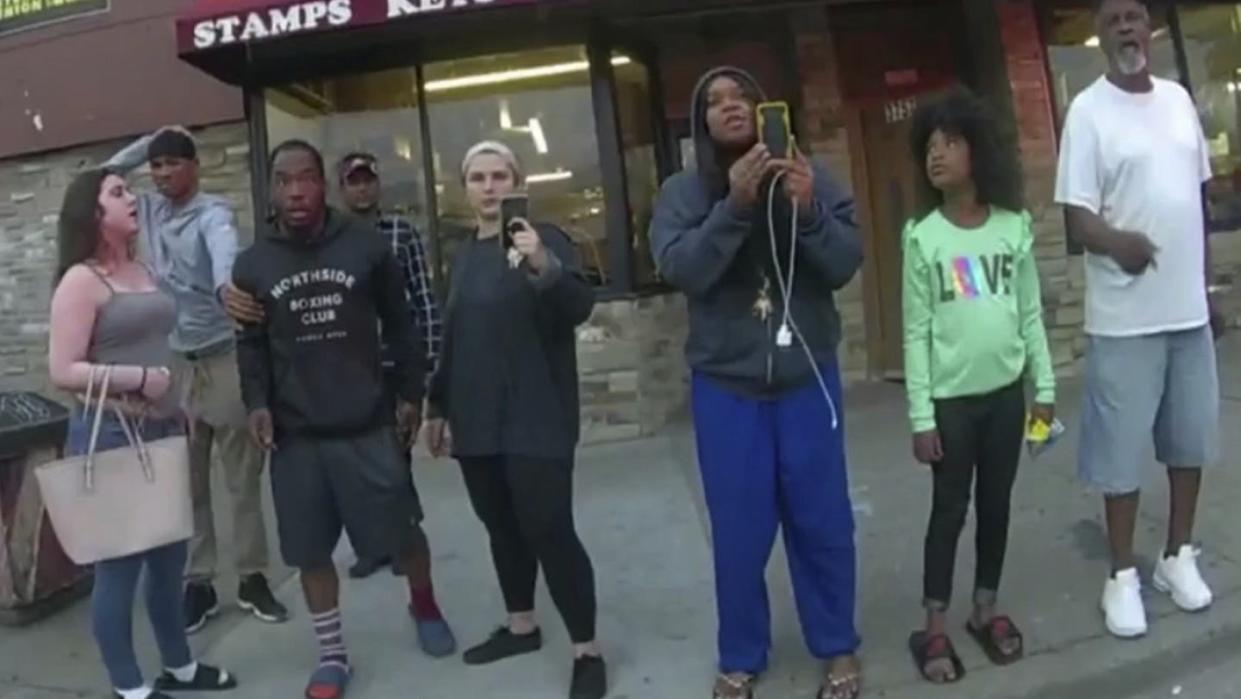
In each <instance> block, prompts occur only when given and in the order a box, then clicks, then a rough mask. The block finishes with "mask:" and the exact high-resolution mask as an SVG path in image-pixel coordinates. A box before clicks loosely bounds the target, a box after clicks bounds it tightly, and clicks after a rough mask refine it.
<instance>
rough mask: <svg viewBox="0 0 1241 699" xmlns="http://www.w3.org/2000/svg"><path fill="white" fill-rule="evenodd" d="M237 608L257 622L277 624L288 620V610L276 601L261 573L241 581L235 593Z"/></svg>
mask: <svg viewBox="0 0 1241 699" xmlns="http://www.w3.org/2000/svg"><path fill="white" fill-rule="evenodd" d="M237 606H238V607H241V608H242V609H243V610H244V611H247V612H250V613H251V614H253V615H254V616H255V617H256V618H258V619H259V621H266V622H267V623H269V624H279V623H282V622H285V621H288V620H289V610H288V608H287V607H285V606H284V605H283V604H280V602H279V601H278V600H277V599H276V597H275V595H273V594H272V593H271V588H270V587H268V585H267V578H266V577H265V576H264V575H263V574H262V573H255V574H254V575H248V576H246V577H245V578H242V580H241V588H240V589H239V590H238V591H237Z"/></svg>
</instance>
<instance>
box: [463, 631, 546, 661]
mask: <svg viewBox="0 0 1241 699" xmlns="http://www.w3.org/2000/svg"><path fill="white" fill-rule="evenodd" d="M542 647H543V632H542V631H540V630H539V629H535V630H534V631H531V632H530V633H526V634H522V635H520V636H519V635H517V634H515V633H513V632H512V631H509V630H508V627H507V626H502V627H500V628H498V629H496V631H495V633H493V634H491V637H490V638H488V639H487V640H486V641H483V642H482V643H480V644H478V645H477V646H474V647H473V648H471V649H469V650H467V651H466V652H465V655H464V656H463V658H464V659H465V664H466V665H486V664H487V663H494V662H496V661H497V660H504V659H505V658H511V657H513V656H515V655H524V654H526V653H534V652H536V651H538V650H539V649H540V648H542Z"/></svg>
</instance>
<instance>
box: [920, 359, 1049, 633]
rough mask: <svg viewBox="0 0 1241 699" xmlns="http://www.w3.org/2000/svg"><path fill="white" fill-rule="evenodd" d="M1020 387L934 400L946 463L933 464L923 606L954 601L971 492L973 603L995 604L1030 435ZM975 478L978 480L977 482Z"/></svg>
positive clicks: (941, 605) (939, 607) (935, 607)
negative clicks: (955, 576)
mask: <svg viewBox="0 0 1241 699" xmlns="http://www.w3.org/2000/svg"><path fill="white" fill-rule="evenodd" d="M1025 410H1026V405H1025V396H1024V392H1023V390H1022V385H1021V383H1020V382H1018V383H1015V384H1013V385H1012V386H1009V387H1007V388H1002V389H1000V390H998V391H995V392H994V393H988V394H985V395H981V396H969V397H965V398H952V399H947V400H940V401H937V402H936V404H935V422H936V425H937V426H938V429H939V438H940V441H941V443H942V444H943V448H944V459H943V461H941V462H940V463H938V464H935V465H934V467H933V469H934V474H935V478H934V496H933V501H932V505H931V521H930V524H929V525H928V526H927V531H926V549H925V568H924V572H923V604H924V605H925V606H926V607H927V608H928V609H933V610H944V609H947V608H948V604H949V602H950V601H951V600H952V576H953V568H954V565H955V563H956V558H957V539H958V538H960V536H961V528H962V527H963V526H964V525H965V515H966V513H967V512H968V511H969V506H970V486H971V485H973V486H974V510H975V514H976V519H977V534H976V537H975V540H974V546H975V549H976V552H977V556H978V562H977V568H976V572H975V577H974V601H975V603H978V604H994V603H995V598H996V592H997V591H998V590H999V587H1000V575H1001V572H1002V571H1003V568H1004V555H1005V553H1006V551H1007V548H1008V515H1009V505H1010V500H1011V497H1012V491H1013V482H1014V481H1015V480H1016V477H1017V464H1018V462H1019V461H1020V460H1021V445H1022V441H1023V440H1024V433H1025ZM975 472H977V478H975Z"/></svg>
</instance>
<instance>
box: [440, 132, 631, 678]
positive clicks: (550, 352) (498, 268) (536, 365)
mask: <svg viewBox="0 0 1241 699" xmlns="http://www.w3.org/2000/svg"><path fill="white" fill-rule="evenodd" d="M461 175H462V178H463V180H464V184H465V191H466V196H467V198H468V199H469V203H470V207H471V208H472V209H473V211H474V215H475V219H476V222H477V228H476V229H475V235H474V236H473V237H471V238H470V239H469V240H467V241H466V242H465V243H464V244H463V245H462V247H461V249H460V250H459V251H458V253H457V256H456V259H455V262H454V266H453V273H452V288H451V290H450V292H449V297H448V304H447V312H446V315H445V330H444V351H443V355H442V357H441V360H440V366H439V370H438V371H437V372H436V375H435V378H434V379H433V381H432V386H431V395H430V401H429V411H430V412H429V414H430V416H431V420H430V421H429V422H428V425H427V432H428V444H429V446H430V448H431V450H432V453H434V454H435V455H437V456H441V455H446V454H451V455H452V456H454V457H455V458H456V459H457V460H458V461H459V462H460V464H461V471H462V474H463V475H464V477H465V483H466V488H467V489H468V490H469V494H470V501H471V503H472V504H473V507H474V511H475V513H476V514H477V515H478V518H479V519H480V520H482V522H483V525H484V526H485V527H486V528H487V533H488V535H489V537H490V539H491V554H492V559H493V561H494V563H495V567H496V574H497V576H498V577H499V582H500V588H501V591H502V592H503V595H504V602H505V608H506V610H507V611H508V620H507V622H506V623H505V624H504V625H503V626H501V627H500V628H499V629H498V630H497V631H496V632H495V633H493V634H492V635H491V637H490V638H488V639H487V640H486V641H484V642H483V643H481V644H479V645H477V646H475V647H473V648H471V649H469V650H468V651H466V653H465V661H466V662H467V663H468V664H471V665H482V664H486V663H491V662H495V661H498V660H502V659H504V658H508V657H512V656H515V655H520V654H523V653H532V652H534V651H537V650H539V648H541V647H542V634H541V632H540V630H539V627H538V625H537V624H536V622H535V618H534V586H535V579H536V577H537V574H538V569H539V568H540V567H541V568H542V569H543V575H544V576H545V578H546V580H547V587H548V589H549V590H550V592H551V596H552V600H553V601H554V602H555V604H556V607H557V609H558V610H559V611H560V615H561V617H562V618H563V619H564V622H565V625H566V626H567V627H568V629H569V636H570V639H571V641H572V643H573V654H574V663H573V678H572V682H571V688H570V692H569V697H570V699H600V698H601V697H603V696H604V695H605V694H606V691H607V690H606V686H607V680H606V670H605V666H604V663H603V659H602V657H601V656H600V651H599V647H598V645H597V644H596V642H595V617H596V609H595V576H594V569H593V567H592V566H591V562H590V557H589V556H588V555H587V553H586V549H585V548H584V547H583V546H582V542H581V540H580V539H579V538H578V535H577V531H576V527H575V525H574V522H573V455H574V450H575V448H576V446H577V441H578V436H579V424H578V409H579V403H578V389H577V383H578V377H577V356H576V337H575V332H574V329H575V328H576V326H578V325H580V324H581V323H583V322H585V321H586V320H587V319H588V318H589V317H590V313H591V309H592V308H593V306H594V291H593V289H592V288H591V287H590V285H589V284H588V283H587V282H586V280H585V279H584V278H583V276H582V274H581V269H580V267H579V265H578V261H577V256H576V253H575V251H574V249H573V246H572V244H571V243H570V242H569V238H568V236H567V235H565V233H564V232H563V231H561V230H560V229H559V228H556V227H555V226H551V225H544V224H538V225H534V224H531V223H530V222H529V221H525V220H520V219H519V220H516V221H515V222H514V223H513V226H512V230H510V231H501V230H500V228H501V216H500V202H501V199H502V198H503V197H504V196H505V195H507V194H510V193H512V192H514V191H517V190H519V189H520V188H521V186H522V184H523V183H522V175H523V173H522V168H521V164H520V163H519V162H518V160H517V158H516V156H515V155H514V154H513V152H512V150H510V149H509V148H508V146H506V145H504V144H503V143H499V142H495V141H486V142H483V143H479V144H477V145H475V146H474V147H473V148H471V149H470V150H469V151H468V152H467V153H466V155H465V158H464V159H463V160H462V164H461ZM503 236H511V243H512V245H511V250H512V251H513V252H511V253H510V252H507V251H506V246H505V244H504V237H503ZM500 350H503V351H500Z"/></svg>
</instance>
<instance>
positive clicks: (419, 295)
mask: <svg viewBox="0 0 1241 699" xmlns="http://www.w3.org/2000/svg"><path fill="white" fill-rule="evenodd" d="M337 172H338V174H339V176H340V194H341V199H342V200H343V202H344V204H345V206H346V207H347V208H348V209H349V210H350V211H351V212H352V213H353V214H354V215H355V216H358V217H361V218H364V219H366V220H369V221H373V222H374V223H375V228H376V230H377V231H378V232H379V235H380V236H382V237H383V239H384V242H387V243H388V244H389V245H391V246H392V253H393V255H394V256H395V257H396V260H397V263H398V264H400V266H401V271H402V272H403V273H404V275H405V296H406V298H407V299H408V301H409V310H410V313H411V314H412V315H413V318H412V319H411V320H412V321H413V322H414V323H415V324H416V326H417V327H418V328H419V329H421V331H422V341H423V347H424V348H425V350H426V353H427V363H426V367H427V374H426V377H425V379H426V380H428V381H429V380H430V377H431V375H432V374H433V373H434V372H435V366H436V362H437V360H438V359H439V353H440V342H441V338H442V330H443V326H442V323H441V320H440V309H439V304H438V303H437V302H436V300H435V290H434V287H433V286H432V284H431V275H430V271H429V266H428V264H427V255H426V247H425V246H424V245H423V244H422V237H421V236H420V235H419V234H418V231H417V230H415V229H414V226H413V224H411V223H410V222H409V221H408V220H406V219H404V218H402V217H400V216H398V215H395V214H385V213H384V212H383V211H382V210H381V209H380V208H379V196H380V181H379V163H378V162H377V161H376V159H375V156H374V155H371V154H370V153H362V152H354V153H350V154H348V155H346V156H345V157H344V158H342V159H341V161H340V164H339V166H338V168H337ZM388 352H389V350H388V348H386V347H385V348H384V353H385V356H384V369H385V370H388V369H390V368H391V367H392V366H393V361H392V357H391V356H388ZM407 456H409V455H408V454H407ZM388 564H389V561H387V560H383V559H376V560H370V559H359V560H358V562H357V563H355V564H354V565H353V567H352V568H350V569H349V575H350V576H352V577H355V578H365V577H368V576H370V575H372V574H373V573H374V572H375V571H377V570H378V569H379V568H382V567H383V566H385V565H388Z"/></svg>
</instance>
